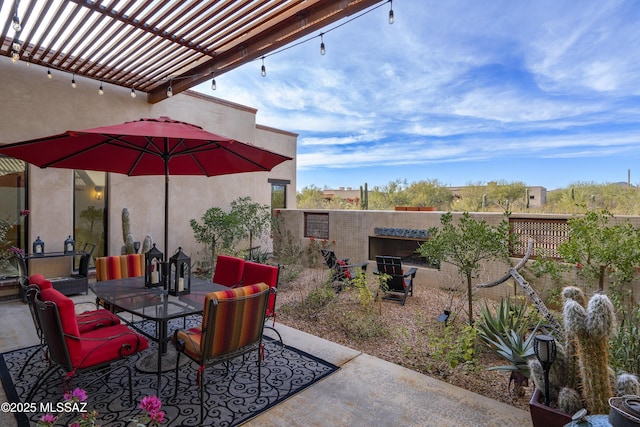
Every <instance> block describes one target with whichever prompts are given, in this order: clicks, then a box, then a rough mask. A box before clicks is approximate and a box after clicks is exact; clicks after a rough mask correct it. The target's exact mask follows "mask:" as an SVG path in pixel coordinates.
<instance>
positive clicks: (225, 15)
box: [0, 0, 390, 103]
mask: <svg viewBox="0 0 640 427" xmlns="http://www.w3.org/2000/svg"><path fill="white" fill-rule="evenodd" d="M389 1H390V0H221V1H210V0H46V1H45V0H0V25H2V27H1V28H2V45H1V47H0V54H2V55H4V56H9V57H12V58H13V59H14V60H15V61H25V62H27V63H33V64H38V65H41V66H43V67H48V68H49V69H50V70H59V71H64V72H67V73H70V74H72V75H78V76H85V77H88V78H91V79H94V80H96V81H99V82H101V83H102V82H104V83H110V84H114V85H118V86H123V87H129V88H132V89H135V91H139V92H145V93H146V94H147V100H148V102H150V103H156V102H159V101H161V100H163V99H165V98H166V97H167V89H168V88H169V87H171V91H172V93H173V94H177V93H179V92H182V91H184V90H187V89H189V88H191V87H193V86H195V85H198V84H200V83H202V82H204V81H207V80H210V79H212V78H214V77H215V76H217V75H220V74H222V73H225V72H227V71H230V70H232V69H234V68H236V67H239V66H240V65H243V64H245V63H247V62H250V61H254V60H256V59H259V58H261V57H264V56H265V55H268V54H269V53H271V52H274V51H276V50H278V49H280V48H282V47H284V46H286V45H288V44H290V43H292V42H294V41H296V40H299V39H301V38H303V37H305V36H307V35H309V34H310V33H313V32H315V31H320V30H321V29H322V28H324V27H326V26H328V25H330V24H331V23H333V22H336V21H338V20H340V19H342V18H345V17H347V16H350V15H352V14H355V13H358V12H360V11H363V10H364V9H366V8H369V7H372V6H374V5H376V4H378V3H383V2H389ZM16 20H17V21H18V22H16Z"/></svg>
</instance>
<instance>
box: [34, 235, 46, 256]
mask: <svg viewBox="0 0 640 427" xmlns="http://www.w3.org/2000/svg"><path fill="white" fill-rule="evenodd" d="M33 253H34V254H35V255H36V256H44V242H43V241H42V240H40V236H38V238H37V239H36V240H35V242H33Z"/></svg>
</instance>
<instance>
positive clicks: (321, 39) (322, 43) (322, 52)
mask: <svg viewBox="0 0 640 427" xmlns="http://www.w3.org/2000/svg"><path fill="white" fill-rule="evenodd" d="M325 53H327V51H326V50H325V48H324V39H323V38H322V34H320V55H324V54H325Z"/></svg>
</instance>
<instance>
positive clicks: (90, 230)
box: [73, 170, 107, 258]
mask: <svg viewBox="0 0 640 427" xmlns="http://www.w3.org/2000/svg"><path fill="white" fill-rule="evenodd" d="M106 191H107V174H106V173H105V172H95V171H85V170H75V171H74V191H73V200H74V206H73V222H74V236H73V239H74V240H75V242H76V249H83V248H84V245H85V244H86V243H93V244H95V245H96V247H95V249H94V251H93V258H96V257H99V256H104V255H105V253H106V247H105V246H106V240H105V236H106V229H107V228H106V227H107V215H106V207H107V204H106V200H107V197H106Z"/></svg>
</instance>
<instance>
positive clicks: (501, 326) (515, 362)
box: [477, 299, 540, 395]
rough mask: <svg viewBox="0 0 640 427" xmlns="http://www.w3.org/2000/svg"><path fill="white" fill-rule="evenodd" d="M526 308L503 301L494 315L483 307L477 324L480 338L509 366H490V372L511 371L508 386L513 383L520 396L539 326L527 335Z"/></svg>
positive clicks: (527, 320) (526, 380)
mask: <svg viewBox="0 0 640 427" xmlns="http://www.w3.org/2000/svg"><path fill="white" fill-rule="evenodd" d="M526 312H527V306H526V305H525V304H524V303H523V304H512V303H511V302H510V301H509V300H507V299H502V300H501V301H500V304H499V306H498V309H497V310H496V313H495V314H493V313H492V312H491V310H490V309H489V307H488V306H487V305H486V304H485V305H484V307H483V309H482V310H481V313H480V321H479V322H478V323H477V328H478V331H479V335H480V339H481V340H482V342H483V343H484V344H485V345H486V346H487V347H488V348H489V349H490V350H491V351H493V352H495V353H496V354H497V355H499V356H500V357H502V358H503V359H504V360H506V361H507V362H509V364H508V365H501V366H493V367H491V368H489V370H492V371H496V370H499V371H511V376H510V378H509V384H511V381H513V382H514V383H515V388H516V393H518V395H521V394H522V393H523V391H524V390H523V388H522V387H523V386H524V385H527V384H528V378H529V376H530V371H529V365H528V360H529V358H531V357H532V356H533V355H534V354H535V353H534V350H533V339H534V337H535V334H536V332H537V330H538V328H539V326H540V323H538V324H537V325H536V326H535V327H534V328H533V330H532V331H531V332H530V333H529V335H528V337H527V333H528V332H529V328H530V324H529V319H528V317H527V313H526Z"/></svg>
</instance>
